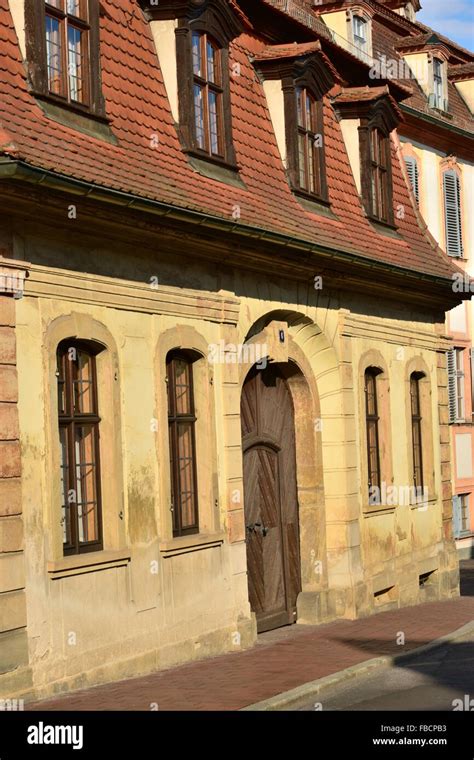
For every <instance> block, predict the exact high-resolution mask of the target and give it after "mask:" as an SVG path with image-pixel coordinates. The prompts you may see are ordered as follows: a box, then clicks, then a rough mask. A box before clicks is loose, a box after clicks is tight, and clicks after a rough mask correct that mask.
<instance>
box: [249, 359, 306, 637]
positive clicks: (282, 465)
mask: <svg viewBox="0 0 474 760" xmlns="http://www.w3.org/2000/svg"><path fill="white" fill-rule="evenodd" d="M241 420H242V423H241V424H242V443H243V449H244V502H245V523H246V542H247V569H248V585H249V600H250V605H251V607H252V610H253V611H254V612H255V613H256V616H257V628H258V631H259V632H260V631H264V630H268V629H270V628H275V627H277V626H280V625H286V624H288V623H290V622H293V621H294V620H295V614H296V599H297V596H298V593H299V592H300V590H301V579H300V555H299V526H298V503H297V487H296V454H295V433H294V412H293V403H292V399H291V395H290V391H289V388H288V385H287V383H286V381H285V379H284V378H283V376H282V375H281V373H280V371H279V369H278V367H277V366H274V365H270V366H269V367H267V368H266V369H265V370H260V371H257V370H256V369H254V370H253V371H252V372H251V373H250V375H249V377H248V379H247V381H246V383H245V384H244V388H243V390H242V403H241Z"/></svg>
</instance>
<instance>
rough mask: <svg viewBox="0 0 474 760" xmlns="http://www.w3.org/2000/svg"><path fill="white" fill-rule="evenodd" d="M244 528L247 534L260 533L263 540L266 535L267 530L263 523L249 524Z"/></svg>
mask: <svg viewBox="0 0 474 760" xmlns="http://www.w3.org/2000/svg"><path fill="white" fill-rule="evenodd" d="M245 527H246V529H247V530H248V532H249V533H261V535H262V536H263V537H264V538H265V536H266V535H267V533H268V528H267V527H266V526H265V524H264V523H259V522H256V523H250V525H246V526H245Z"/></svg>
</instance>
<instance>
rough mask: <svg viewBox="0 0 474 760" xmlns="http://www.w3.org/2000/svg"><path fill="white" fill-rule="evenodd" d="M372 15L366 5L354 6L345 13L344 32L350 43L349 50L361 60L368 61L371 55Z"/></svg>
mask: <svg viewBox="0 0 474 760" xmlns="http://www.w3.org/2000/svg"><path fill="white" fill-rule="evenodd" d="M372 15H373V11H372V10H370V9H369V8H368V7H364V8H362V7H358V6H355V7H354V8H351V9H349V10H348V11H347V13H346V21H347V27H346V34H347V39H348V41H349V42H350V43H351V44H352V46H353V47H352V49H351V52H352V54H353V55H355V56H357V58H360V59H361V60H362V61H368V59H370V56H371V55H372Z"/></svg>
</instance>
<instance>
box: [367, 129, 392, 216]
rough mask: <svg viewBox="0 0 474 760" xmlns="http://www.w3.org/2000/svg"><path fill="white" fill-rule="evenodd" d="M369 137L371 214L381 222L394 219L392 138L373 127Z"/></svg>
mask: <svg viewBox="0 0 474 760" xmlns="http://www.w3.org/2000/svg"><path fill="white" fill-rule="evenodd" d="M369 134H370V138H369V151H370V156H369V161H368V165H367V164H366V166H365V172H366V174H368V176H367V177H366V180H365V184H366V190H367V189H368V191H369V193H368V198H367V200H368V202H369V203H370V206H369V209H370V216H372V217H373V218H374V219H378V220H379V221H381V222H387V223H390V222H392V221H393V212H392V213H391V206H392V192H391V171H390V164H391V159H390V138H389V137H388V136H387V135H384V133H383V132H382V131H381V129H379V128H378V127H372V128H371V129H370V132H369Z"/></svg>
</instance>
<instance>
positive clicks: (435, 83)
mask: <svg viewBox="0 0 474 760" xmlns="http://www.w3.org/2000/svg"><path fill="white" fill-rule="evenodd" d="M419 9H420V6H419V3H418V0H415V1H414V2H408V3H407V2H405V1H404V0H383V2H379V3H370V2H369V3H363V2H362V3H358V2H341V3H330V4H329V5H328V6H326V4H324V3H323V4H322V13H323V18H324V19H325V20H326V21H327V23H328V25H329V26H331V28H332V27H334V28H335V29H336V30H337V29H338V28H339V29H342V28H344V29H345V31H346V36H347V39H348V42H349V43H350V42H351V41H352V42H353V43H354V42H357V44H358V45H359V47H361V46H362V47H363V53H362V55H366V56H367V55H370V56H372V57H374V58H375V59H376V61H380V62H381V65H380V64H379V66H374V67H373V72H372V73H373V74H375V75H377V74H378V73H379V72H380V71H381V70H382V73H386V75H387V76H392V77H393V78H394V79H397V80H398V81H400V82H403V81H404V83H405V84H407V85H409V86H410V87H411V88H412V91H413V94H412V95H411V96H410V97H409V98H407V99H406V100H404V101H403V102H402V103H401V104H400V108H401V111H402V113H403V116H404V121H403V122H402V123H401V124H400V126H399V129H398V133H399V135H400V140H401V142H402V153H403V157H404V160H405V163H406V168H407V173H408V177H409V180H410V183H411V185H412V188H413V191H414V195H415V201H416V205H417V207H418V209H419V211H420V213H421V216H422V218H423V220H424V222H425V223H426V224H427V226H428V229H429V231H430V233H431V234H432V235H433V237H434V238H435V240H436V242H437V243H438V244H439V245H440V246H441V247H442V248H443V250H445V251H446V252H447V253H448V255H450V256H452V257H453V258H454V259H455V260H456V262H457V263H458V265H459V267H460V268H461V269H462V270H463V272H464V273H465V277H463V276H459V277H456V278H455V279H454V281H453V287H454V288H455V289H456V290H462V289H464V290H467V291H468V292H469V291H470V292H471V293H472V292H473V289H472V286H471V284H470V278H471V277H472V276H473V275H474V267H473V260H474V164H473V156H474V146H473V117H472V114H473V110H474V54H473V53H471V52H469V51H467V50H465V49H463V48H461V47H460V46H459V45H457V44H456V43H454V42H452V40H449V39H447V38H446V37H444V36H443V35H441V34H439V33H438V32H436V31H434V30H432V29H429V28H428V27H426V26H424V25H423V24H419V23H418V22H417V20H416V12H417V11H418V10H419ZM328 11H330V12H329V13H328ZM394 14H397V15H398V19H397V16H396V15H394ZM333 19H335V20H337V23H335V22H334V21H333ZM343 21H345V24H346V26H345V27H343ZM361 25H362V28H363V29H364V28H366V29H367V30H368V31H367V33H363V34H362V36H363V37H364V38H365V42H364V41H363V40H362V39H361V37H360V27H361ZM357 30H359V36H358V37H357V35H356V32H357ZM404 67H405V68H404ZM384 70H385V71H384ZM376 78H377V77H376ZM472 317H473V313H472V304H471V302H470V301H466V302H464V303H462V304H460V305H459V306H458V307H457V308H456V309H454V310H453V311H451V312H450V313H449V314H448V315H447V328H448V332H449V334H450V336H451V337H452V340H453V344H454V347H453V348H451V349H450V350H449V355H448V372H449V396H450V422H451V424H452V449H453V521H454V533H455V537H456V539H457V545H458V551H459V553H460V555H461V556H463V557H469V556H471V555H472V553H473V547H474V445H473V444H474V426H473V410H474V406H473V388H474V385H473V382H474V381H473V357H472Z"/></svg>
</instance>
